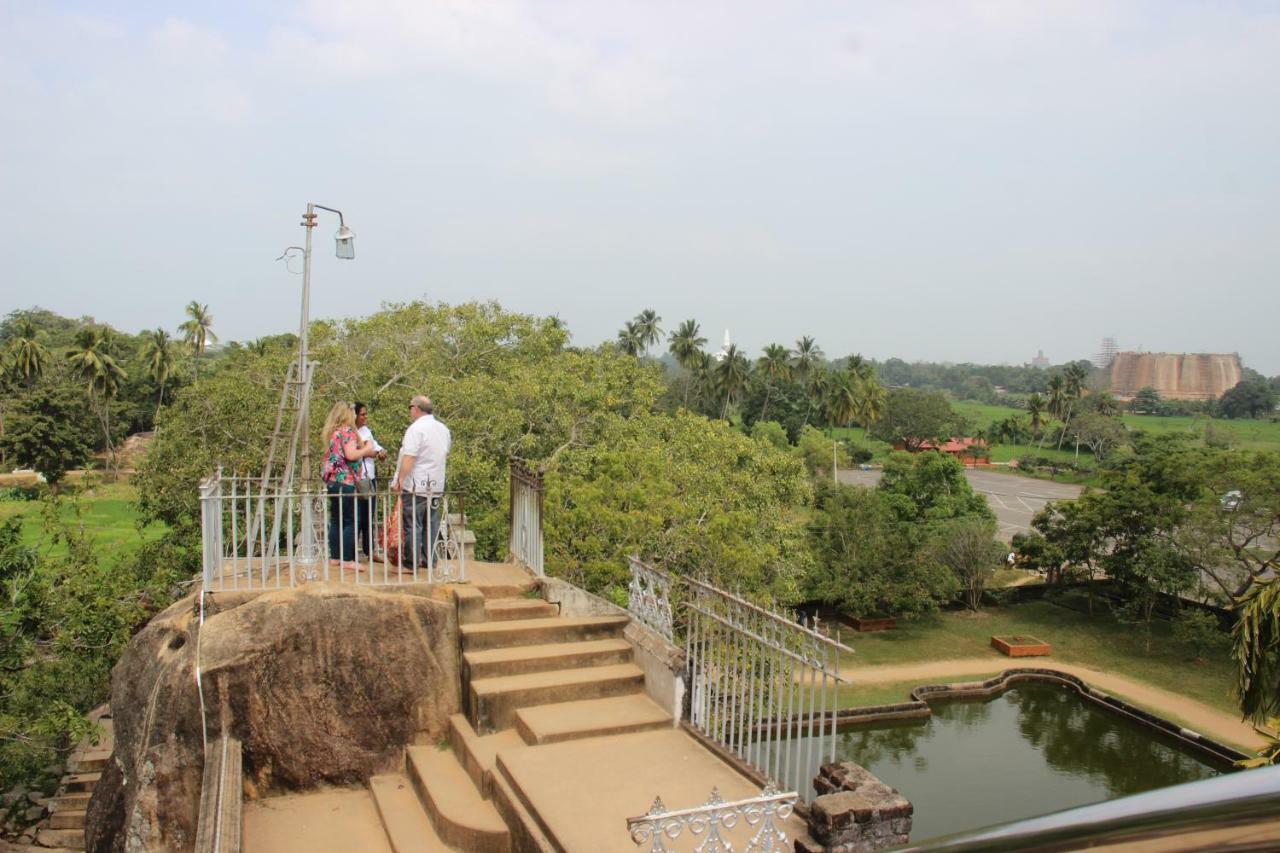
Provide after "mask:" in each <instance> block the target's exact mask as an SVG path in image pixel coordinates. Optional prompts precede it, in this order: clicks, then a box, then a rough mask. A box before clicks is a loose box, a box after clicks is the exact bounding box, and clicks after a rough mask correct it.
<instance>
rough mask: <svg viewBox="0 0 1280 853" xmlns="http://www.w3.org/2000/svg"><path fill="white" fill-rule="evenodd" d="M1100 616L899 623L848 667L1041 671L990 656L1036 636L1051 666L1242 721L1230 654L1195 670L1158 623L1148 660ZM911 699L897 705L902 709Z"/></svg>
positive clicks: (1051, 608) (948, 616)
mask: <svg viewBox="0 0 1280 853" xmlns="http://www.w3.org/2000/svg"><path fill="white" fill-rule="evenodd" d="M1072 604H1073V605H1079V606H1083V596H1081V597H1080V598H1078V599H1072ZM1094 608H1095V612H1094V616H1093V617H1092V618H1090V617H1089V616H1088V615H1086V614H1084V613H1080V612H1077V611H1075V610H1072V609H1069V608H1067V607H1063V606H1059V605H1056V604H1053V603H1050V602H1049V601H1033V602H1029V603H1026V604H1018V605H1013V606H1010V607H1003V608H989V609H987V610H986V611H984V612H983V613H981V614H978V615H977V616H973V615H968V614H964V613H959V612H946V613H938V614H934V615H932V616H926V617H923V618H921V619H918V620H914V621H906V620H899V622H898V628H897V629H896V630H893V631H883V632H879V633H871V634H855V635H849V636H847V637H846V642H847V643H848V644H849V645H850V646H851V647H852V648H853V649H854V650H855V651H856V654H855V655H854V656H853V658H852V660H850V661H848V663H849V664H854V663H856V665H858V666H876V665H881V664H906V663H922V662H926V661H935V660H946V659H955V658H968V657H990V658H991V663H992V666H993V668H994V669H1001V668H1004V667H1006V666H1020V665H1021V666H1025V665H1030V666H1034V665H1035V661H1034V660H1030V661H1028V660H1022V661H1018V660H1014V659H1011V658H1006V657H1004V656H1003V655H1001V654H1000V653H999V652H997V651H996V650H995V649H993V648H991V637H992V635H993V634H1030V635H1032V636H1035V637H1039V638H1040V639H1042V640H1045V641H1046V642H1048V643H1050V644H1051V645H1052V646H1053V655H1052V657H1051V658H1049V659H1048V662H1052V661H1053V660H1060V661H1063V662H1067V663H1075V664H1079V665H1081V666H1087V667H1090V668H1092V669H1098V670H1105V671H1108V672H1112V673H1115V674H1116V675H1122V676H1125V677H1128V678H1133V679H1135V680H1138V681H1144V682H1146V683H1148V684H1152V685H1154V686H1156V687H1161V688H1163V689H1165V690H1169V691H1172V692H1175V693H1180V694H1182V695H1184V696H1188V697H1190V698H1192V699H1196V700H1199V701H1201V702H1204V703H1205V704H1207V705H1210V706H1212V707H1215V708H1218V709H1220V710H1222V711H1225V712H1228V713H1236V705H1235V703H1234V701H1233V700H1232V698H1231V693H1230V691H1231V685H1232V683H1233V681H1234V677H1235V670H1234V667H1233V666H1232V664H1231V661H1230V659H1229V657H1228V655H1227V652H1226V651H1220V652H1217V653H1215V654H1212V655H1209V656H1207V657H1208V659H1207V660H1206V661H1205V662H1203V663H1193V662H1192V661H1190V660H1189V657H1190V655H1189V653H1188V652H1187V651H1186V649H1185V648H1184V647H1182V646H1181V645H1179V644H1177V643H1175V642H1173V641H1172V640H1171V639H1170V637H1169V626H1168V624H1167V623H1157V624H1156V626H1155V631H1154V636H1153V638H1152V650H1151V654H1150V655H1147V654H1146V653H1145V652H1144V651H1143V644H1142V640H1141V638H1140V637H1138V636H1136V634H1135V632H1134V630H1133V629H1132V628H1131V627H1130V626H1128V625H1122V624H1120V623H1118V622H1117V621H1116V620H1115V619H1114V618H1113V617H1112V616H1111V615H1110V613H1109V612H1107V610H1106V607H1105V605H1103V604H1101V603H1099V602H1095V605H1094ZM947 680H948V681H953V680H957V679H947ZM958 680H964V679H958ZM867 692H868V693H871V692H876V693H879V690H878V688H877V689H876V690H875V691H872V690H870V689H868V690H867ZM861 695H862V694H861V692H860V691H859V692H855V694H854V695H853V696H851V697H850V698H851V699H856V704H876V703H875V702H871V701H866V700H864V699H862V698H861ZM905 695H906V694H905V692H904V693H901V694H899V698H898V699H894V700H890V701H901V697H902V696H905Z"/></svg>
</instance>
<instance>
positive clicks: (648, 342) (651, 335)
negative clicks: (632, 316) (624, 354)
mask: <svg viewBox="0 0 1280 853" xmlns="http://www.w3.org/2000/svg"><path fill="white" fill-rule="evenodd" d="M661 322H662V318H661V317H659V316H658V313H657V312H656V311H654V310H653V309H652V308H646V309H644V310H643V311H641V312H640V313H639V314H637V315H636V320H635V329H636V334H637V336H638V337H639V338H640V349H641V352H648V350H649V347H651V346H653V345H654V344H656V343H657V342H658V341H660V340H662V328H661V327H660V326H659V325H658V324H659V323H661Z"/></svg>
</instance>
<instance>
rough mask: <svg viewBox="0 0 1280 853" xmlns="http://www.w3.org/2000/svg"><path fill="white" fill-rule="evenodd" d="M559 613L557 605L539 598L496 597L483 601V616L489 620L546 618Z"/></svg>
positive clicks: (509, 620)
mask: <svg viewBox="0 0 1280 853" xmlns="http://www.w3.org/2000/svg"><path fill="white" fill-rule="evenodd" d="M559 615H560V608H559V607H556V606H555V605H554V604H552V603H551V602H549V601H543V600H542V599H540V598H498V599H493V600H490V601H486V602H485V603H484V616H485V618H486V619H487V620H489V621H490V622H511V621H514V620H517V619H546V618H548V617H552V616H559Z"/></svg>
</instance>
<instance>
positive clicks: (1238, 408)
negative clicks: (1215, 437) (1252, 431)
mask: <svg viewBox="0 0 1280 853" xmlns="http://www.w3.org/2000/svg"><path fill="white" fill-rule="evenodd" d="M1275 407H1276V394H1275V391H1273V390H1272V388H1271V385H1270V384H1269V383H1268V382H1267V381H1266V380H1265V379H1254V380H1248V379H1246V380H1242V381H1240V382H1238V383H1236V385H1235V386H1234V387H1232V388H1229V389H1227V391H1226V393H1224V394H1223V395H1222V397H1221V399H1219V400H1218V411H1219V412H1220V413H1221V414H1222V416H1223V417H1224V418H1257V417H1261V416H1262V415H1265V414H1268V413H1269V412H1271V411H1273V410H1274V409H1275Z"/></svg>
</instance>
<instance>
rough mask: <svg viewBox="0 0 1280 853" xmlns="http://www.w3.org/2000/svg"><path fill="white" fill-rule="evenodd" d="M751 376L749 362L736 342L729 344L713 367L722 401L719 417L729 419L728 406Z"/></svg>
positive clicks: (742, 389)
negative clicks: (722, 356)
mask: <svg viewBox="0 0 1280 853" xmlns="http://www.w3.org/2000/svg"><path fill="white" fill-rule="evenodd" d="M750 378H751V362H749V361H747V357H746V356H745V355H743V354H742V351H741V350H739V349H738V345H737V344H729V349H728V350H727V351H726V352H725V354H724V358H722V359H721V360H720V363H719V364H717V365H716V368H715V383H716V390H717V391H719V393H720V398H721V399H722V400H723V401H724V403H723V405H722V407H721V410H720V419H721V420H728V419H729V406H730V404H732V403H733V402H734V401H736V400H738V399H739V398H740V397H741V396H742V393H743V391H745V390H746V388H747V380H749V379H750Z"/></svg>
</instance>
